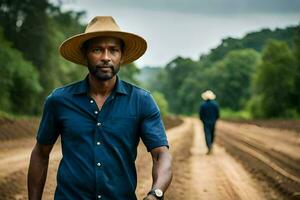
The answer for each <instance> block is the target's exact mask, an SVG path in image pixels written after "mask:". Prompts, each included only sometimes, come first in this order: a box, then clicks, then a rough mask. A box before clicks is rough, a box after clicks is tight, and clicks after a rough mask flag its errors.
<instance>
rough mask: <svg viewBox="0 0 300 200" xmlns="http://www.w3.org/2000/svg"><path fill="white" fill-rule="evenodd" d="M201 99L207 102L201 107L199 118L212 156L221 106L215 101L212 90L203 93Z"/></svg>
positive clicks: (208, 152)
mask: <svg viewBox="0 0 300 200" xmlns="http://www.w3.org/2000/svg"><path fill="white" fill-rule="evenodd" d="M201 97H202V99H203V100H204V101H205V102H204V103H202V104H201V106H200V109H199V117H200V120H201V121H202V122H203V126H204V133H205V142H206V145H207V148H208V151H207V154H210V153H211V150H212V145H213V142H214V137H215V124H216V121H217V119H218V118H219V106H218V104H217V102H216V101H215V98H216V95H215V94H214V93H213V92H212V91H211V90H206V91H205V92H203V93H202V94H201Z"/></svg>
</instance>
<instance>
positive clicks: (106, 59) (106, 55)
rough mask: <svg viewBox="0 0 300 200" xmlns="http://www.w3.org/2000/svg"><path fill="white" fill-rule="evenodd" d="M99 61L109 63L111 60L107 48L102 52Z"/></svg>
mask: <svg viewBox="0 0 300 200" xmlns="http://www.w3.org/2000/svg"><path fill="white" fill-rule="evenodd" d="M101 61H102V62H104V63H109V62H110V61H111V58H110V56H109V52H108V50H107V49H106V50H104V51H103V54H102V56H101Z"/></svg>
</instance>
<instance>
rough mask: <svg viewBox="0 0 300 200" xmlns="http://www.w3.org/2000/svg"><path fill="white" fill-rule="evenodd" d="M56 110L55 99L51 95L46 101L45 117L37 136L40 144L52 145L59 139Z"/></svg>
mask: <svg viewBox="0 0 300 200" xmlns="http://www.w3.org/2000/svg"><path fill="white" fill-rule="evenodd" d="M55 109H56V108H55V106H54V97H53V96H52V95H50V96H48V97H47V99H46V101H45V104H44V111H43V116H42V119H41V122H40V126H39V130H38V132H37V136H36V139H37V142H38V143H40V144H45V145H51V144H54V143H55V142H56V140H57V138H58V135H59V126H58V122H57V117H56V114H55Z"/></svg>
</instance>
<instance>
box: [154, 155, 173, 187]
mask: <svg viewBox="0 0 300 200" xmlns="http://www.w3.org/2000/svg"><path fill="white" fill-rule="evenodd" d="M172 176H173V175H172V158H171V155H170V154H169V152H168V151H167V152H161V153H158V154H157V155H155V156H154V157H153V168H152V178H153V184H152V188H159V189H161V190H163V191H166V190H167V188H168V187H169V185H170V183H171V180H172Z"/></svg>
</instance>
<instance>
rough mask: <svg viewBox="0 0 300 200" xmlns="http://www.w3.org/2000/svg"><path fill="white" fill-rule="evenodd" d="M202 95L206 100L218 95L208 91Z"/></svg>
mask: <svg viewBox="0 0 300 200" xmlns="http://www.w3.org/2000/svg"><path fill="white" fill-rule="evenodd" d="M201 97H202V99H203V100H204V101H206V100H214V99H216V95H215V94H208V93H202V94H201Z"/></svg>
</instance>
